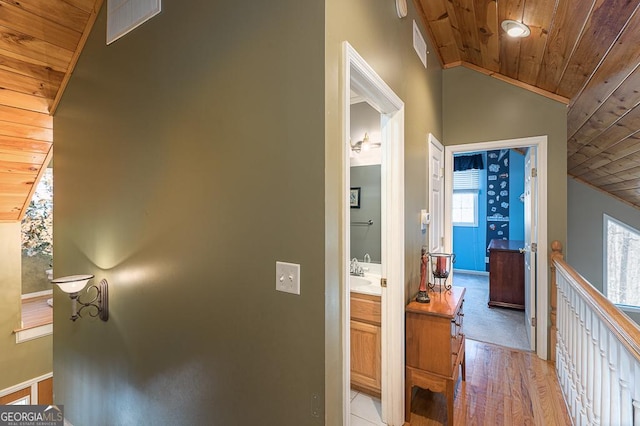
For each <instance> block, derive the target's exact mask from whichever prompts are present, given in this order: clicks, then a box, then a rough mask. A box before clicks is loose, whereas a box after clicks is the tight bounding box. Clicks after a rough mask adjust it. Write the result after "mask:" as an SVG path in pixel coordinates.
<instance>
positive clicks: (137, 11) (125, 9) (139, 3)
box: [107, 0, 161, 44]
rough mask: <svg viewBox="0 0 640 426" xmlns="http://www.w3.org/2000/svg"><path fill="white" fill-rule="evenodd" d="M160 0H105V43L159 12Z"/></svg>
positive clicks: (117, 37)
mask: <svg viewBox="0 0 640 426" xmlns="http://www.w3.org/2000/svg"><path fill="white" fill-rule="evenodd" d="M160 10H161V5H160V0H107V44H111V43H113V42H114V41H116V40H117V39H119V38H120V37H122V36H123V35H125V34H127V33H128V32H129V31H132V30H133V29H135V28H136V27H138V26H139V25H142V24H143V23H145V22H146V21H148V20H149V19H151V18H153V17H154V16H156V15H157V14H158V13H160Z"/></svg>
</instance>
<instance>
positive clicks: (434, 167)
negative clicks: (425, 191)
mask: <svg viewBox="0 0 640 426" xmlns="http://www.w3.org/2000/svg"><path fill="white" fill-rule="evenodd" d="M428 166H429V168H428V169H427V170H428V171H429V172H428V173H429V210H430V215H431V218H430V222H429V252H430V253H441V252H443V251H444V250H443V246H442V245H443V242H444V202H443V200H444V146H442V144H441V143H440V142H439V141H438V139H436V138H435V137H434V136H433V135H432V134H431V133H429V165H428Z"/></svg>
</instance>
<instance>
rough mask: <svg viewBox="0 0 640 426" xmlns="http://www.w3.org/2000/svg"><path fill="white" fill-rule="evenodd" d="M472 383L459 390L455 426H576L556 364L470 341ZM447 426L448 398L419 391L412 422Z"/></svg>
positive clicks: (420, 425)
mask: <svg viewBox="0 0 640 426" xmlns="http://www.w3.org/2000/svg"><path fill="white" fill-rule="evenodd" d="M466 357H467V371H466V372H467V380H466V382H462V381H459V382H458V384H457V386H456V398H455V407H454V425H466V426H473V425H478V426H481V425H491V426H493V425H505V426H511V425H540V426H547V425H553V426H556V425H558V426H561V425H570V424H571V421H570V419H569V415H568V413H567V408H566V405H565V403H564V399H563V397H562V393H561V391H560V385H559V384H558V379H557V378H556V375H555V370H554V366H553V364H551V363H549V362H546V361H543V360H541V359H539V358H538V357H537V356H536V355H535V354H534V353H531V352H526V351H520V350H516V349H510V348H505V347H502V346H497V345H492V344H487V343H481V342H476V341H474V340H470V339H467V349H466ZM409 424H410V425H411V426H432V425H445V424H447V406H446V402H445V400H444V397H443V395H442V394H435V393H432V392H430V391H428V390H424V389H418V388H414V397H413V400H412V403H411V422H410V423H405V425H409Z"/></svg>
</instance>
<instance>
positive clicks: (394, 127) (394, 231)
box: [341, 42, 404, 425]
mask: <svg viewBox="0 0 640 426" xmlns="http://www.w3.org/2000/svg"><path fill="white" fill-rule="evenodd" d="M343 54H344V61H343V64H344V68H343V78H344V91H343V94H342V95H343V122H344V131H343V138H342V139H343V141H342V142H343V147H344V148H343V157H342V160H343V165H344V167H343V172H342V182H343V197H342V199H343V200H344V204H343V205H344V208H343V215H342V218H343V223H342V226H341V230H342V232H341V234H342V238H341V245H342V247H343V253H345V254H346V256H343V259H341V270H342V280H343V283H345V285H343V286H341V288H342V289H343V290H342V301H341V305H342V307H343V309H342V312H343V315H342V316H341V328H342V336H343V338H342V342H343V355H342V365H343V372H342V379H343V389H344V391H343V397H344V405H343V406H344V410H343V424H345V425H349V424H351V410H350V398H351V317H352V316H351V301H350V300H351V291H350V287H349V283H350V281H351V274H350V271H351V268H350V267H351V260H352V259H353V257H351V234H352V230H353V228H352V226H351V221H352V215H351V210H352V209H351V207H352V205H353V206H355V205H357V203H358V202H360V203H362V202H364V197H363V194H362V188H361V190H360V193H359V194H358V191H352V185H351V160H350V158H351V157H352V153H353V151H354V149H358V143H359V142H360V144H359V149H360V150H362V149H363V143H364V139H365V137H364V136H365V135H364V134H362V135H361V136H357V135H354V137H353V138H352V136H351V103H352V98H353V97H354V96H356V97H358V98H360V100H362V101H363V102H365V103H366V104H367V105H368V106H370V107H371V108H373V109H374V110H375V111H376V112H377V114H378V115H379V124H380V128H379V134H380V136H379V140H378V139H372V135H367V136H368V138H369V140H368V142H369V143H370V144H379V151H380V163H381V164H380V262H381V263H380V264H379V271H380V278H381V279H382V280H383V282H385V283H386V285H385V284H382V283H381V285H380V396H381V410H380V415H381V420H382V421H383V422H384V423H385V424H388V425H402V424H404V103H403V102H402V100H401V99H400V98H399V97H398V96H397V95H396V94H395V93H394V92H393V91H392V90H391V89H390V88H389V86H388V85H387V84H386V83H385V82H384V81H383V80H382V79H381V78H380V77H379V76H378V75H377V74H376V72H375V71H374V70H373V69H372V68H371V67H370V66H369V65H368V64H367V63H366V61H365V60H364V59H363V58H362V57H361V56H360V55H359V54H358V53H357V52H356V51H355V49H353V47H352V46H351V45H349V43H348V42H344V44H343ZM376 136H377V134H376ZM360 137H362V139H359V138H360ZM356 138H358V139H356ZM355 189H356V188H354V190H355ZM352 195H353V197H352ZM360 197H363V198H360ZM369 219H370V218H364V219H362V220H358V222H365V223H367V222H368V220H369ZM358 226H367V227H368V226H369V225H358ZM367 254H369V256H371V255H372V253H368V252H367ZM362 256H363V257H364V255H362ZM354 257H358V255H357V254H355V255H354ZM363 260H364V259H363ZM371 260H373V258H372V259H371ZM356 275H358V274H356ZM358 278H360V277H358ZM354 281H356V280H355V279H354Z"/></svg>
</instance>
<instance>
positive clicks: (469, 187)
mask: <svg viewBox="0 0 640 426" xmlns="http://www.w3.org/2000/svg"><path fill="white" fill-rule="evenodd" d="M479 189H480V171H479V170H477V169H470V170H464V171H459V172H453V200H452V206H451V207H452V213H451V214H452V216H451V217H452V221H453V226H478V191H479Z"/></svg>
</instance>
